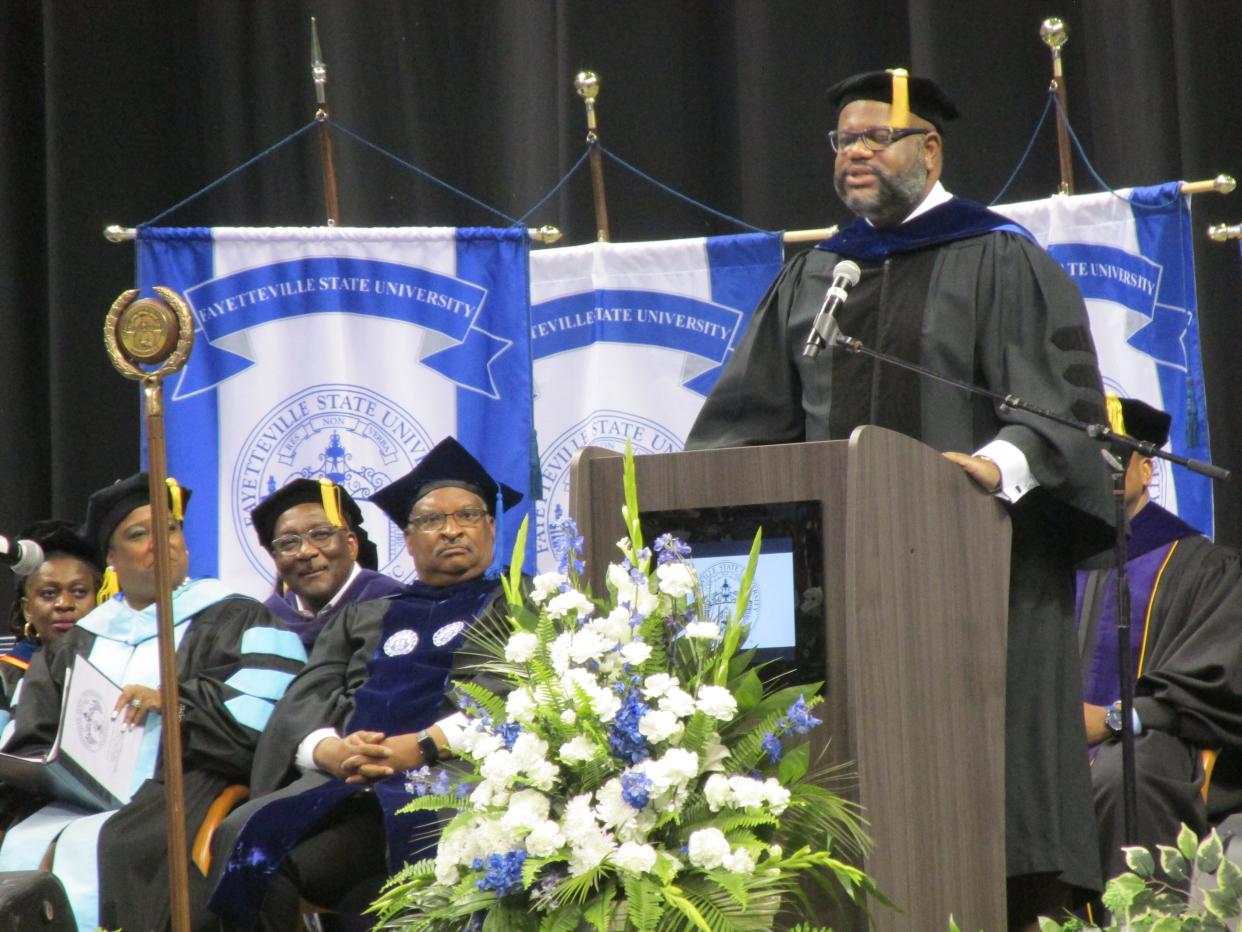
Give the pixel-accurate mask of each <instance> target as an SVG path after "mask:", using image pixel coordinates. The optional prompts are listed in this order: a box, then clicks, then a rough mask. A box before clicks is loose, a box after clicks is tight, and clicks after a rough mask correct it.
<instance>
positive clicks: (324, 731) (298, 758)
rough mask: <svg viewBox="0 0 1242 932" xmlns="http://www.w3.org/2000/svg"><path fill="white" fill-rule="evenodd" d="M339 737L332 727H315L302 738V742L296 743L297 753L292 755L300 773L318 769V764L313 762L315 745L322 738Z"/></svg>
mask: <svg viewBox="0 0 1242 932" xmlns="http://www.w3.org/2000/svg"><path fill="white" fill-rule="evenodd" d="M339 737H340V735H338V734H337V733H336V730H335V729H333V728H317V729H315V730H314V731H312V732H311V733H310V734H309V735H307V736H306V737H305V738H303V739H302V743H301V744H299V745H298V750H297V753H296V754H294V755H293V762H294V763H295V764H297V767H298V770H300V771H302V773H309V772H310V771H312V770H318V769H319V765H318V764H316V763H315V746H316V745H317V744H319V742H320V741H322V740H323V739H324V738H339Z"/></svg>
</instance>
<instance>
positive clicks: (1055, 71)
mask: <svg viewBox="0 0 1242 932" xmlns="http://www.w3.org/2000/svg"><path fill="white" fill-rule="evenodd" d="M1039 37H1040V38H1041V39H1043V41H1044V45H1046V46H1048V51H1049V52H1051V53H1052V84H1051V85H1050V89H1051V90H1052V92H1053V93H1054V94H1056V95H1057V105H1058V106H1057V153H1058V154H1059V156H1060V160H1061V186H1060V188H1059V189H1058V190H1057V193H1058V194H1073V193H1074V158H1073V155H1072V154H1071V152H1070V139H1069V103H1068V101H1067V99H1066V95H1065V72H1064V69H1063V68H1062V66H1061V47H1062V46H1063V45H1065V43H1066V42H1067V41H1069V27H1068V26H1066V25H1065V23H1064V22H1063V21H1062V20H1060V19H1058V18H1057V17H1055V16H1052V17H1049V18H1048V19H1046V20H1044V21H1043V22H1042V23H1041V24H1040V26H1039Z"/></svg>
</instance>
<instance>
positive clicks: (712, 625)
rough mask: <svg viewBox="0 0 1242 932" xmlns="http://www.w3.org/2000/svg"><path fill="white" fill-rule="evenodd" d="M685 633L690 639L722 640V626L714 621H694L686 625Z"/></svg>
mask: <svg viewBox="0 0 1242 932" xmlns="http://www.w3.org/2000/svg"><path fill="white" fill-rule="evenodd" d="M685 632H686V637H688V638H708V639H710V640H713V641H715V640H719V639H720V625H718V624H716V622H714V621H692V622H690V624H688V625H686V628H685Z"/></svg>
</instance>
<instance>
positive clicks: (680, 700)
mask: <svg viewBox="0 0 1242 932" xmlns="http://www.w3.org/2000/svg"><path fill="white" fill-rule="evenodd" d="M660 708H661V709H663V710H664V711H665V712H672V713H673V714H674V715H676V716H677V717H678V718H689V717H690V716H691V715H693V714H694V697H693V696H691V695H690V694H689V693H688V692H686V691H685V690H684V689H682V688H681V687H680V686H670V687H669V688H668V691H667V692H665V693H664V695H663V696H661V697H660Z"/></svg>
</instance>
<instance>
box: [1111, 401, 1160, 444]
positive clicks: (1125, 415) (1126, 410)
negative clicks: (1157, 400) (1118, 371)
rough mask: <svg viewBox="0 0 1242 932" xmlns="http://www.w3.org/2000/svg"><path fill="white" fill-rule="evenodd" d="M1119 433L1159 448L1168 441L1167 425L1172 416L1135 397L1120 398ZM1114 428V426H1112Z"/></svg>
mask: <svg viewBox="0 0 1242 932" xmlns="http://www.w3.org/2000/svg"><path fill="white" fill-rule="evenodd" d="M1119 400H1120V401H1121V419H1122V429H1121V433H1123V434H1125V435H1126V436H1127V437H1133V438H1134V439H1135V440H1145V441H1147V442H1148V443H1150V444H1152V446H1154V447H1156V448H1157V449H1159V448H1160V447H1162V446H1164V445H1165V444H1166V443H1168V442H1169V426H1170V425H1171V424H1172V423H1173V418H1171V417H1170V416H1169V415H1168V414H1166V413H1165V412H1163V411H1161V410H1160V409H1159V408H1153V407H1152V406H1151V405H1149V404H1147V402H1145V401H1139V400H1138V399H1137V398H1122V399H1119ZM1113 429H1114V430H1116V428H1115V427H1114V428H1113Z"/></svg>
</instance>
